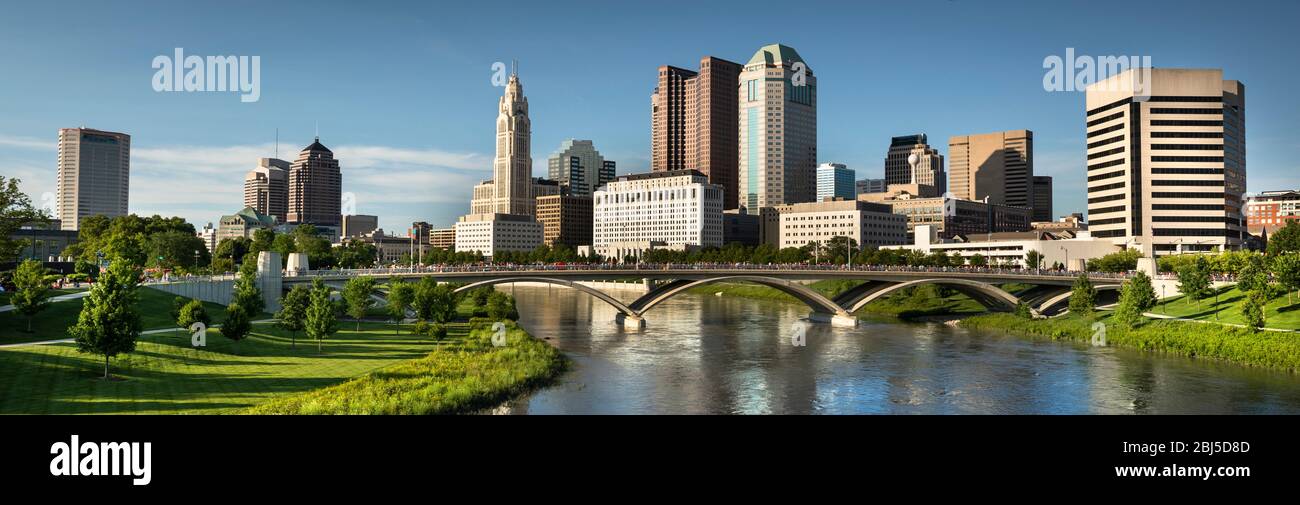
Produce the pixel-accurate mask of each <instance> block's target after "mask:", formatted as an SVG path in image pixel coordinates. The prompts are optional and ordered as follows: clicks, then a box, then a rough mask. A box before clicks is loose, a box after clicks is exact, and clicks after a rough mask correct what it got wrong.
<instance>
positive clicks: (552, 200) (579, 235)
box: [537, 195, 592, 249]
mask: <svg viewBox="0 0 1300 505" xmlns="http://www.w3.org/2000/svg"><path fill="white" fill-rule="evenodd" d="M591 213H592V199H591V197H590V196H572V195H549V196H540V197H537V220H538V221H539V222H541V223H542V242H543V243H544V244H546V245H548V246H551V247H555V246H557V245H566V246H569V247H572V248H575V249H576V248H577V247H578V246H584V245H591Z"/></svg>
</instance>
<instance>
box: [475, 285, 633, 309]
mask: <svg viewBox="0 0 1300 505" xmlns="http://www.w3.org/2000/svg"><path fill="white" fill-rule="evenodd" d="M515 282H540V283H544V284H554V285H557V286H564V287H567V288H573V289H576V290H578V291H582V292H583V293H587V294H589V295H591V296H593V297H596V298H597V299H599V300H600V301H603V302H605V303H608V304H610V305H612V306H613V307H614V308H615V309H618V311H619V312H621V313H622V314H623V315H624V316H633V317H639V314H638V313H637V312H636V311H634V310H632V309H631V308H630V307H628V306H627V304H625V303H623V302H622V301H619V299H617V298H614V297H612V296H609V295H608V294H606V293H605V292H604V291H601V290H599V289H596V288H593V287H591V286H587V285H585V284H581V283H579V282H574V281H570V280H565V279H554V278H550V277H501V278H498V279H488V280H482V281H478V282H472V283H469V284H466V285H464V286H461V287H459V288H456V290H455V293H467V292H469V291H470V290H473V289H477V288H482V287H488V286H495V285H497V284H512V283H515Z"/></svg>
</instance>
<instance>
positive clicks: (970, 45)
mask: <svg viewBox="0 0 1300 505" xmlns="http://www.w3.org/2000/svg"><path fill="white" fill-rule="evenodd" d="M268 4H271V3H270V2H262V3H255V2H221V3H215V2H205V3H194V4H185V5H181V4H178V3H175V2H143V1H139V2H129V3H120V4H113V5H109V4H105V3H103V2H81V1H64V2H57V3H55V2H24V3H23V4H21V5H9V6H7V7H6V8H5V13H4V16H3V17H0V174H3V175H6V176H12V177H20V178H22V179H23V181H24V187H25V188H26V189H27V190H28V192H29V193H31V194H32V197H33V198H34V199H36V201H37V202H41V201H43V197H45V194H46V193H48V192H51V191H53V188H54V181H55V174H56V168H55V167H56V164H55V152H56V134H57V130H58V128H61V127H75V126H86V127H91V128H99V129H106V130H113V131H121V132H126V133H129V134H131V135H132V143H133V156H132V180H131V184H132V188H131V202H130V209H131V211H132V212H136V213H141V214H155V213H158V214H164V215H179V216H182V217H184V218H186V219H188V220H190V221H191V222H193V223H194V224H195V225H196V226H202V225H203V224H204V223H207V222H215V221H216V220H217V219H218V218H219V216H220V215H222V214H228V213H232V212H234V211H236V210H238V209H239V207H240V206H241V196H240V195H241V185H242V180H243V174H244V172H246V171H247V170H248V169H250V168H252V166H253V165H254V164H255V162H256V158H258V157H262V156H272V155H274V149H275V147H274V140H275V134H276V129H277V128H278V129H279V132H280V133H279V135H280V157H281V158H285V159H292V158H293V157H294V155H295V154H296V153H297V151H298V150H300V149H301V148H302V147H303V146H305V145H307V144H308V143H310V142H311V137H312V135H313V132H314V131H315V128H316V125H317V124H318V123H319V127H320V136H321V141H322V143H324V144H325V145H327V146H329V147H331V148H332V149H334V150H335V153H336V155H337V156H338V157H339V158H340V162H341V164H342V167H343V178H344V183H343V184H344V191H349V192H353V193H354V194H355V195H356V211H357V212H358V213H361V214H377V215H379V216H380V224H381V226H383V227H384V228H385V229H388V230H393V231H394V232H400V231H401V230H404V229H405V228H406V227H407V226H408V225H409V223H410V222H411V221H413V220H426V221H429V222H431V223H433V224H434V225H435V226H444V225H449V224H450V223H452V222H453V221H454V220H455V218H456V216H458V215H460V214H463V213H465V212H467V211H468V206H469V197H470V187H471V186H472V185H473V184H474V183H476V182H477V181H478V180H481V179H486V178H490V176H491V175H490V172H491V159H492V155H493V153H492V150H493V136H494V121H495V117H496V106H497V98H498V97H499V96H500V94H501V89H500V88H496V87H493V86H492V82H491V77H492V70H491V67H492V64H493V63H495V62H505V63H506V64H507V65H508V64H509V62H510V61H511V59H518V60H519V65H520V67H519V68H520V78H521V79H522V81H523V84H524V91H525V93H526V95H527V96H528V98H529V104H530V107H531V116H532V120H533V152H532V154H533V163H534V174H536V175H544V174H545V168H546V157H547V156H548V155H549V154H550V153H551V152H552V151H553V150H555V148H556V147H557V146H558V145H559V144H560V142H561V141H562V140H564V139H565V138H586V139H591V140H593V141H594V142H595V144H596V147H597V148H598V149H599V150H600V151H601V152H602V153H603V154H604V155H605V156H606V158H608V159H614V160H616V161H618V165H619V172H620V173H632V172H641V171H645V170H648V167H649V146H650V121H649V110H650V109H649V101H650V92H651V90H652V89H653V87H654V85H655V79H656V69H657V67H658V66H659V65H664V64H670V65H676V66H683V67H688V68H694V66H695V65H696V64H697V63H698V61H699V58H700V57H701V56H703V55H706V54H707V55H714V56H718V57H721V58H726V59H730V60H733V61H739V62H742V63H743V62H744V61H747V60H748V59H749V57H750V56H751V55H752V54H753V53H754V51H755V50H756V49H758V48H759V47H760V46H762V45H765V44H769V43H775V42H779V43H783V44H786V45H789V46H792V47H794V48H795V49H797V50H798V51H799V53H800V54H801V55H802V56H803V57H804V59H805V60H806V61H807V62H808V65H809V67H810V68H811V69H812V70H813V72H814V73H816V74H817V77H818V86H819V97H818V150H819V153H820V157H821V158H822V161H838V162H843V163H847V164H848V165H849V166H850V168H853V169H855V170H857V175H858V178H864V177H880V176H881V175H882V171H883V168H882V166H883V159H884V156H885V150H886V148H887V146H888V142H889V137H891V136H894V135H904V134H911V133H917V132H924V133H927V134H929V136H930V143H931V144H932V145H934V146H935V147H937V148H939V149H940V151H941V152H944V153H945V154H946V153H947V139H948V137H949V136H952V135H961V134H969V133H983V132H989V131H997V130H1007V129H1019V128H1027V129H1030V130H1033V131H1034V133H1035V143H1036V144H1035V147H1036V151H1035V157H1036V160H1035V163H1036V172H1037V173H1038V174H1045V175H1052V176H1055V178H1056V190H1055V197H1056V208H1055V212H1056V213H1057V214H1058V215H1059V214H1064V213H1068V212H1072V211H1081V210H1083V208H1084V207H1085V205H1084V198H1085V197H1084V177H1085V175H1084V168H1083V165H1084V142H1083V138H1084V137H1083V132H1084V120H1083V95H1082V94H1081V93H1070V92H1058V93H1049V92H1046V91H1044V90H1043V85H1042V80H1043V74H1044V69H1043V59H1044V58H1045V57H1048V56H1051V55H1058V56H1063V55H1064V54H1065V51H1066V48H1071V47H1072V48H1075V51H1076V52H1077V53H1078V54H1081V55H1092V56H1103V55H1140V56H1150V57H1151V59H1152V63H1153V64H1154V65H1155V66H1157V67H1212V68H1222V69H1224V73H1225V78H1228V79H1237V80H1240V81H1242V82H1244V83H1245V85H1246V89H1247V152H1248V154H1247V172H1248V179H1249V190H1250V191H1262V190H1269V189H1279V188H1294V187H1296V186H1300V184H1297V182H1296V181H1297V178H1296V176H1295V175H1294V174H1295V173H1296V171H1297V169H1300V163H1298V162H1297V161H1296V160H1297V159H1298V156H1297V155H1300V140H1297V137H1296V136H1295V135H1294V133H1293V132H1294V128H1295V123H1296V121H1297V119H1300V94H1298V93H1295V91H1294V89H1295V83H1296V82H1297V77H1300V75H1297V74H1298V73H1300V67H1298V66H1297V65H1296V64H1295V63H1296V60H1297V58H1296V53H1295V51H1296V47H1297V44H1296V41H1295V26H1294V21H1295V20H1296V19H1300V7H1297V3H1296V2H1290V1H1279V2H1252V1H1242V2H1237V3H1234V4H1232V5H1231V8H1230V9H1224V7H1223V6H1222V4H1221V3H1217V2H1198V1H1169V2H1162V1H1145V2H1106V1H1088V2H1067V1H1052V2H1033V1H1026V2H993V1H973V0H956V1H941V0H920V1H912V2H898V1H891V2H855V3H854V4H853V5H848V3H847V2H834V3H832V2H827V3H822V2H815V1H801V2H774V3H771V4H766V5H765V4H764V3H763V2H758V1H749V2H738V3H731V2H700V1H698V0H696V1H691V2H673V1H664V2H655V3H654V4H653V7H651V6H649V5H648V4H645V3H633V2H627V3H615V2H537V1H532V2H519V3H513V4H512V3H511V2H502V1H496V2H454V3H453V2H411V3H407V2H366V3H362V2H330V1H316V2H302V3H296V2H295V3H290V2H276V3H275V4H274V5H268ZM177 47H180V48H184V50H185V52H186V54H189V55H200V56H213V55H242V56H260V58H261V82H260V87H261V99H260V100H259V101H258V102H255V103H241V102H240V100H239V97H238V95H237V94H234V93H220V92H212V93H159V92H155V91H154V90H153V87H152V85H151V81H152V79H153V75H154V72H155V71H154V69H153V68H151V62H152V61H153V59H154V57H155V56H158V55H171V54H172V53H173V51H174V49H175V48H177Z"/></svg>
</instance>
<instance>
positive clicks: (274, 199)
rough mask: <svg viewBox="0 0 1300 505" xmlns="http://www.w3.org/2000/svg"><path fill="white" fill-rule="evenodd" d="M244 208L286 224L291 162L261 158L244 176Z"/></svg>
mask: <svg viewBox="0 0 1300 505" xmlns="http://www.w3.org/2000/svg"><path fill="white" fill-rule="evenodd" d="M244 206H245V207H252V208H253V209H254V210H256V211H257V212H260V213H262V214H266V215H268V216H274V217H275V219H276V221H279V222H281V223H283V222H286V221H285V220H286V219H287V218H288V214H289V162H287V161H284V160H281V159H276V158H260V159H258V161H257V168H254V169H252V170H249V171H248V173H247V174H245V175H244Z"/></svg>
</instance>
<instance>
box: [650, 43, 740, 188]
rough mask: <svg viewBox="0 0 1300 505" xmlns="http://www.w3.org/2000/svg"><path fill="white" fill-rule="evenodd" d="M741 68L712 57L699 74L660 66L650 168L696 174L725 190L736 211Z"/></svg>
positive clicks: (652, 104) (705, 60) (653, 108)
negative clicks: (690, 170)
mask: <svg viewBox="0 0 1300 505" xmlns="http://www.w3.org/2000/svg"><path fill="white" fill-rule="evenodd" d="M740 72H741V65H740V64H739V63H735V62H731V61H727V60H724V59H721V58H715V57H713V56H705V57H704V58H701V59H700V69H699V71H698V72H696V71H691V70H686V69H682V68H677V67H672V66H667V65H665V66H662V67H659V82H658V84H657V86H656V87H655V90H654V93H652V94H651V97H650V132H651V133H650V144H651V145H650V147H651V155H650V168H651V170H652V171H657V172H662V171H667V170H684V169H695V170H698V171H700V173H703V174H704V175H705V176H706V177H708V178H709V182H710V183H712V184H717V185H719V186H721V187H722V188H723V192H724V201H723V205H724V206H726V208H728V209H731V208H735V207H736V205H737V199H736V188H737V186H736V184H737V183H736V180H737V173H736V171H737V169H738V168H737V163H738V160H737V157H738V150H737V149H738V147H737V144H736V130H737V128H738V123H737V120H738V118H737V115H736V110H737V103H736V99H737V95H736V86H737V83H738V81H739V79H740Z"/></svg>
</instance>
